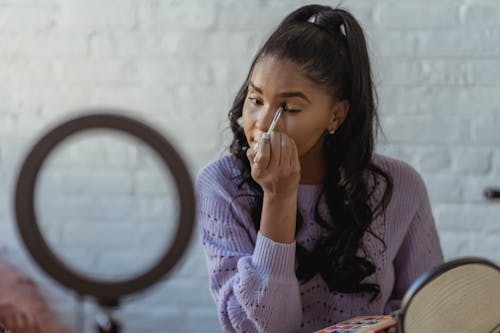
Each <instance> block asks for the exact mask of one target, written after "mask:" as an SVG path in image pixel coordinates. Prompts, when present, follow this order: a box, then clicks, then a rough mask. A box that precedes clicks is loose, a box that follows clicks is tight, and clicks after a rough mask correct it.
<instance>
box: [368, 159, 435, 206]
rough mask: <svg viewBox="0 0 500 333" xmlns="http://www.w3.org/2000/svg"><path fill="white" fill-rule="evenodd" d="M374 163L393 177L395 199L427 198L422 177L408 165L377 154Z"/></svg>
mask: <svg viewBox="0 0 500 333" xmlns="http://www.w3.org/2000/svg"><path fill="white" fill-rule="evenodd" d="M372 161H373V163H374V164H375V165H376V166H378V167H379V168H380V169H381V170H383V171H384V172H386V173H387V174H388V175H389V176H390V177H391V179H392V183H393V198H401V199H402V198H408V199H419V198H422V197H424V198H425V197H427V190H426V187H425V184H424V181H423V179H422V176H421V175H420V174H419V173H418V171H417V170H415V168H413V167H412V166H411V165H409V164H408V163H406V162H404V161H401V160H397V159H394V158H391V157H387V156H383V155H379V154H375V155H374V156H373V160H372Z"/></svg>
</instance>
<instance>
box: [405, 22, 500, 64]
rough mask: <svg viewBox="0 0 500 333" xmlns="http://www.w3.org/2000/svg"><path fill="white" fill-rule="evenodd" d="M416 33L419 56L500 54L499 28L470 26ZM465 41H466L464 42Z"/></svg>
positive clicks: (490, 55) (492, 55)
mask: <svg viewBox="0 0 500 333" xmlns="http://www.w3.org/2000/svg"><path fill="white" fill-rule="evenodd" d="M416 34H417V52H416V54H415V56H421V57H451V58H453V57H455V58H456V57H468V56H475V57H494V56H498V55H499V54H500V45H499V44H498V43H496V41H498V40H499V38H500V30H487V29H473V28H471V27H461V28H450V29H440V30H430V31H429V30H422V31H419V32H418V33H416ZM464 41H467V42H464Z"/></svg>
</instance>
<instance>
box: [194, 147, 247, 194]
mask: <svg viewBox="0 0 500 333" xmlns="http://www.w3.org/2000/svg"><path fill="white" fill-rule="evenodd" d="M241 180H242V176H241V169H240V167H239V162H238V160H237V159H236V158H235V157H234V156H232V155H225V156H223V157H221V158H220V159H218V160H215V161H212V162H210V163H208V164H207V165H206V166H204V167H203V168H202V169H201V170H200V171H199V172H198V175H197V177H196V186H195V187H196V192H197V193H198V194H200V193H201V194H202V193H207V192H211V193H214V192H217V191H219V192H220V191H224V192H228V191H229V192H234V191H236V190H237V187H238V184H239V183H240V182H241ZM231 194H234V193H231Z"/></svg>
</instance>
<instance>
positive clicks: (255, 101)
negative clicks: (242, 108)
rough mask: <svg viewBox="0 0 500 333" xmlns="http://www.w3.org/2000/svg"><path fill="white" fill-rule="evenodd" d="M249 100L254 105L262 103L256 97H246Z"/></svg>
mask: <svg viewBox="0 0 500 333" xmlns="http://www.w3.org/2000/svg"><path fill="white" fill-rule="evenodd" d="M248 99H249V100H250V102H252V104H255V105H262V101H260V100H259V99H258V98H257V97H248Z"/></svg>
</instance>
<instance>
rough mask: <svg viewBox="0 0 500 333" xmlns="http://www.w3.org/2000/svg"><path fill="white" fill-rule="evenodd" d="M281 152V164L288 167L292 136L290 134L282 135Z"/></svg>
mask: <svg viewBox="0 0 500 333" xmlns="http://www.w3.org/2000/svg"><path fill="white" fill-rule="evenodd" d="M280 143H281V154H280V166H282V167H288V166H289V165H290V152H291V146H290V138H289V137H288V135H285V134H282V135H281V141H280Z"/></svg>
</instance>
